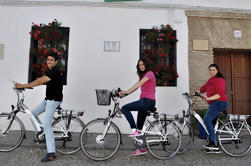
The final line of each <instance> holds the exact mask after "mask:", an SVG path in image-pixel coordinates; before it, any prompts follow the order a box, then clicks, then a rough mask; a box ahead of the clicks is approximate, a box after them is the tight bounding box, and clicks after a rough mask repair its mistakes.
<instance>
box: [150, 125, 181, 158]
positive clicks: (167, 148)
mask: <svg viewBox="0 0 251 166" xmlns="http://www.w3.org/2000/svg"><path fill="white" fill-rule="evenodd" d="M160 132H161V134H162V135H161V134H159V133H160ZM145 139H146V146H147V149H148V151H149V152H150V154H151V155H152V156H153V157H155V158H157V159H162V160H164V159H170V158H171V157H173V156H174V155H175V154H176V153H177V152H178V150H179V148H180V145H181V136H180V132H179V129H178V128H177V127H176V126H175V125H174V124H173V123H172V122H170V121H166V122H165V121H161V124H160V122H159V121H156V122H155V123H153V124H152V125H150V127H149V128H148V129H147V131H146V135H145Z"/></svg>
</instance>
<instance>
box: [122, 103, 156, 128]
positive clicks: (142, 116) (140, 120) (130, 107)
mask: <svg viewBox="0 0 251 166" xmlns="http://www.w3.org/2000/svg"><path fill="white" fill-rule="evenodd" d="M154 106H155V100H151V99H148V98H142V99H139V100H138V101H134V102H132V103H128V104H126V105H124V106H123V107H122V109H121V110H122V112H123V114H124V115H125V117H126V119H127V120H128V122H129V124H130V126H131V128H132V129H133V128H136V129H139V130H142V128H143V125H144V122H145V120H146V116H147V113H146V111H148V110H151V109H153V108H154ZM131 111H138V117H137V126H136V124H135V121H134V119H133V116H132V113H131Z"/></svg>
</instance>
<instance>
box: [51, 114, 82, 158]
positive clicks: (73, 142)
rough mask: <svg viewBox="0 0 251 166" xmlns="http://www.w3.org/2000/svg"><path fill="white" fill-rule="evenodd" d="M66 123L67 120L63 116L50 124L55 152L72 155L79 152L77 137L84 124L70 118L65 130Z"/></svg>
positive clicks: (77, 119) (74, 118) (79, 120)
mask: <svg viewBox="0 0 251 166" xmlns="http://www.w3.org/2000/svg"><path fill="white" fill-rule="evenodd" d="M66 121H68V118H67V117H66V116H65V117H62V118H61V117H60V118H58V119H56V120H55V121H54V122H53V123H52V127H53V131H54V136H55V144H56V151H58V152H60V153H62V154H73V153H76V152H78V151H79V150H80V145H79V137H80V133H81V131H82V130H83V128H84V126H85V123H84V122H83V121H82V120H81V119H79V118H76V117H72V118H71V122H70V126H69V129H68V130H66V124H67V123H66ZM61 136H62V137H61Z"/></svg>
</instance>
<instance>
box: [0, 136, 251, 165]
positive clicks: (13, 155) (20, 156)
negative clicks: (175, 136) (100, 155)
mask: <svg viewBox="0 0 251 166" xmlns="http://www.w3.org/2000/svg"><path fill="white" fill-rule="evenodd" d="M203 144H204V142H202V140H199V139H195V142H194V143H193V144H192V145H191V148H190V149H189V150H188V151H186V152H185V153H183V154H179V155H176V156H174V157H173V158H171V159H169V160H158V159H155V158H153V157H152V156H151V155H150V154H146V155H143V156H132V155H131V153H132V150H133V149H128V148H123V147H122V148H121V149H120V150H119V152H118V153H117V154H116V155H115V156H114V157H113V158H111V159H109V160H107V161H99V162H97V161H92V160H89V159H87V158H86V157H85V156H84V155H83V153H82V152H81V151H80V152H77V153H76V154H73V155H61V154H60V153H57V158H56V160H55V161H52V162H49V163H41V162H40V159H41V158H42V157H43V156H44V155H45V153H46V149H45V146H44V145H38V146H37V145H36V144H30V145H28V144H27V143H24V144H23V145H21V146H20V147H19V148H18V149H16V150H14V151H12V152H0V165H1V166H33V165H36V166H40V165H43V166H44V165H50V166H82V165H83V166H96V165H98V166H106V165H107V166H118V165H119V166H128V165H130V166H134V165H135V166H136V165H137V166H141V165H142V166H153V165H158V166H162V165H163V166H164V165H165V166H202V165H203V166H213V165H214V166H237V165H241V166H249V165H250V162H251V152H249V153H248V154H247V155H246V156H244V157H238V158H235V157H229V156H227V155H226V154H224V153H220V154H206V153H205V152H204V151H203V150H202V149H201V147H202V145H203Z"/></svg>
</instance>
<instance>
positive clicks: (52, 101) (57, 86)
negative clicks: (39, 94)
mask: <svg viewBox="0 0 251 166" xmlns="http://www.w3.org/2000/svg"><path fill="white" fill-rule="evenodd" d="M56 65H57V54H56V53H53V54H50V55H48V57H47V66H48V69H49V70H48V71H46V72H45V75H44V76H42V77H40V78H38V79H36V80H35V81H33V82H31V83H28V84H19V83H17V84H15V87H16V88H30V87H35V86H39V85H43V84H46V97H45V99H44V100H43V101H42V103H41V104H40V105H39V106H38V107H36V108H35V109H34V110H32V113H33V115H34V116H35V118H36V119H37V121H38V122H40V123H41V121H40V120H39V118H38V115H40V114H41V113H43V112H44V118H43V120H42V123H41V124H42V125H43V129H44V133H45V140H46V146H47V152H48V153H47V155H46V156H45V157H44V158H42V159H41V161H42V162H47V161H52V160H54V159H55V158H56V155H55V138H54V133H53V130H52V126H51V125H52V120H53V117H54V113H55V111H56V108H57V107H58V106H59V105H60V104H61V102H62V99H63V82H62V74H61V72H60V71H59V70H58V69H57V66H56ZM34 128H35V129H36V127H34Z"/></svg>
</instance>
